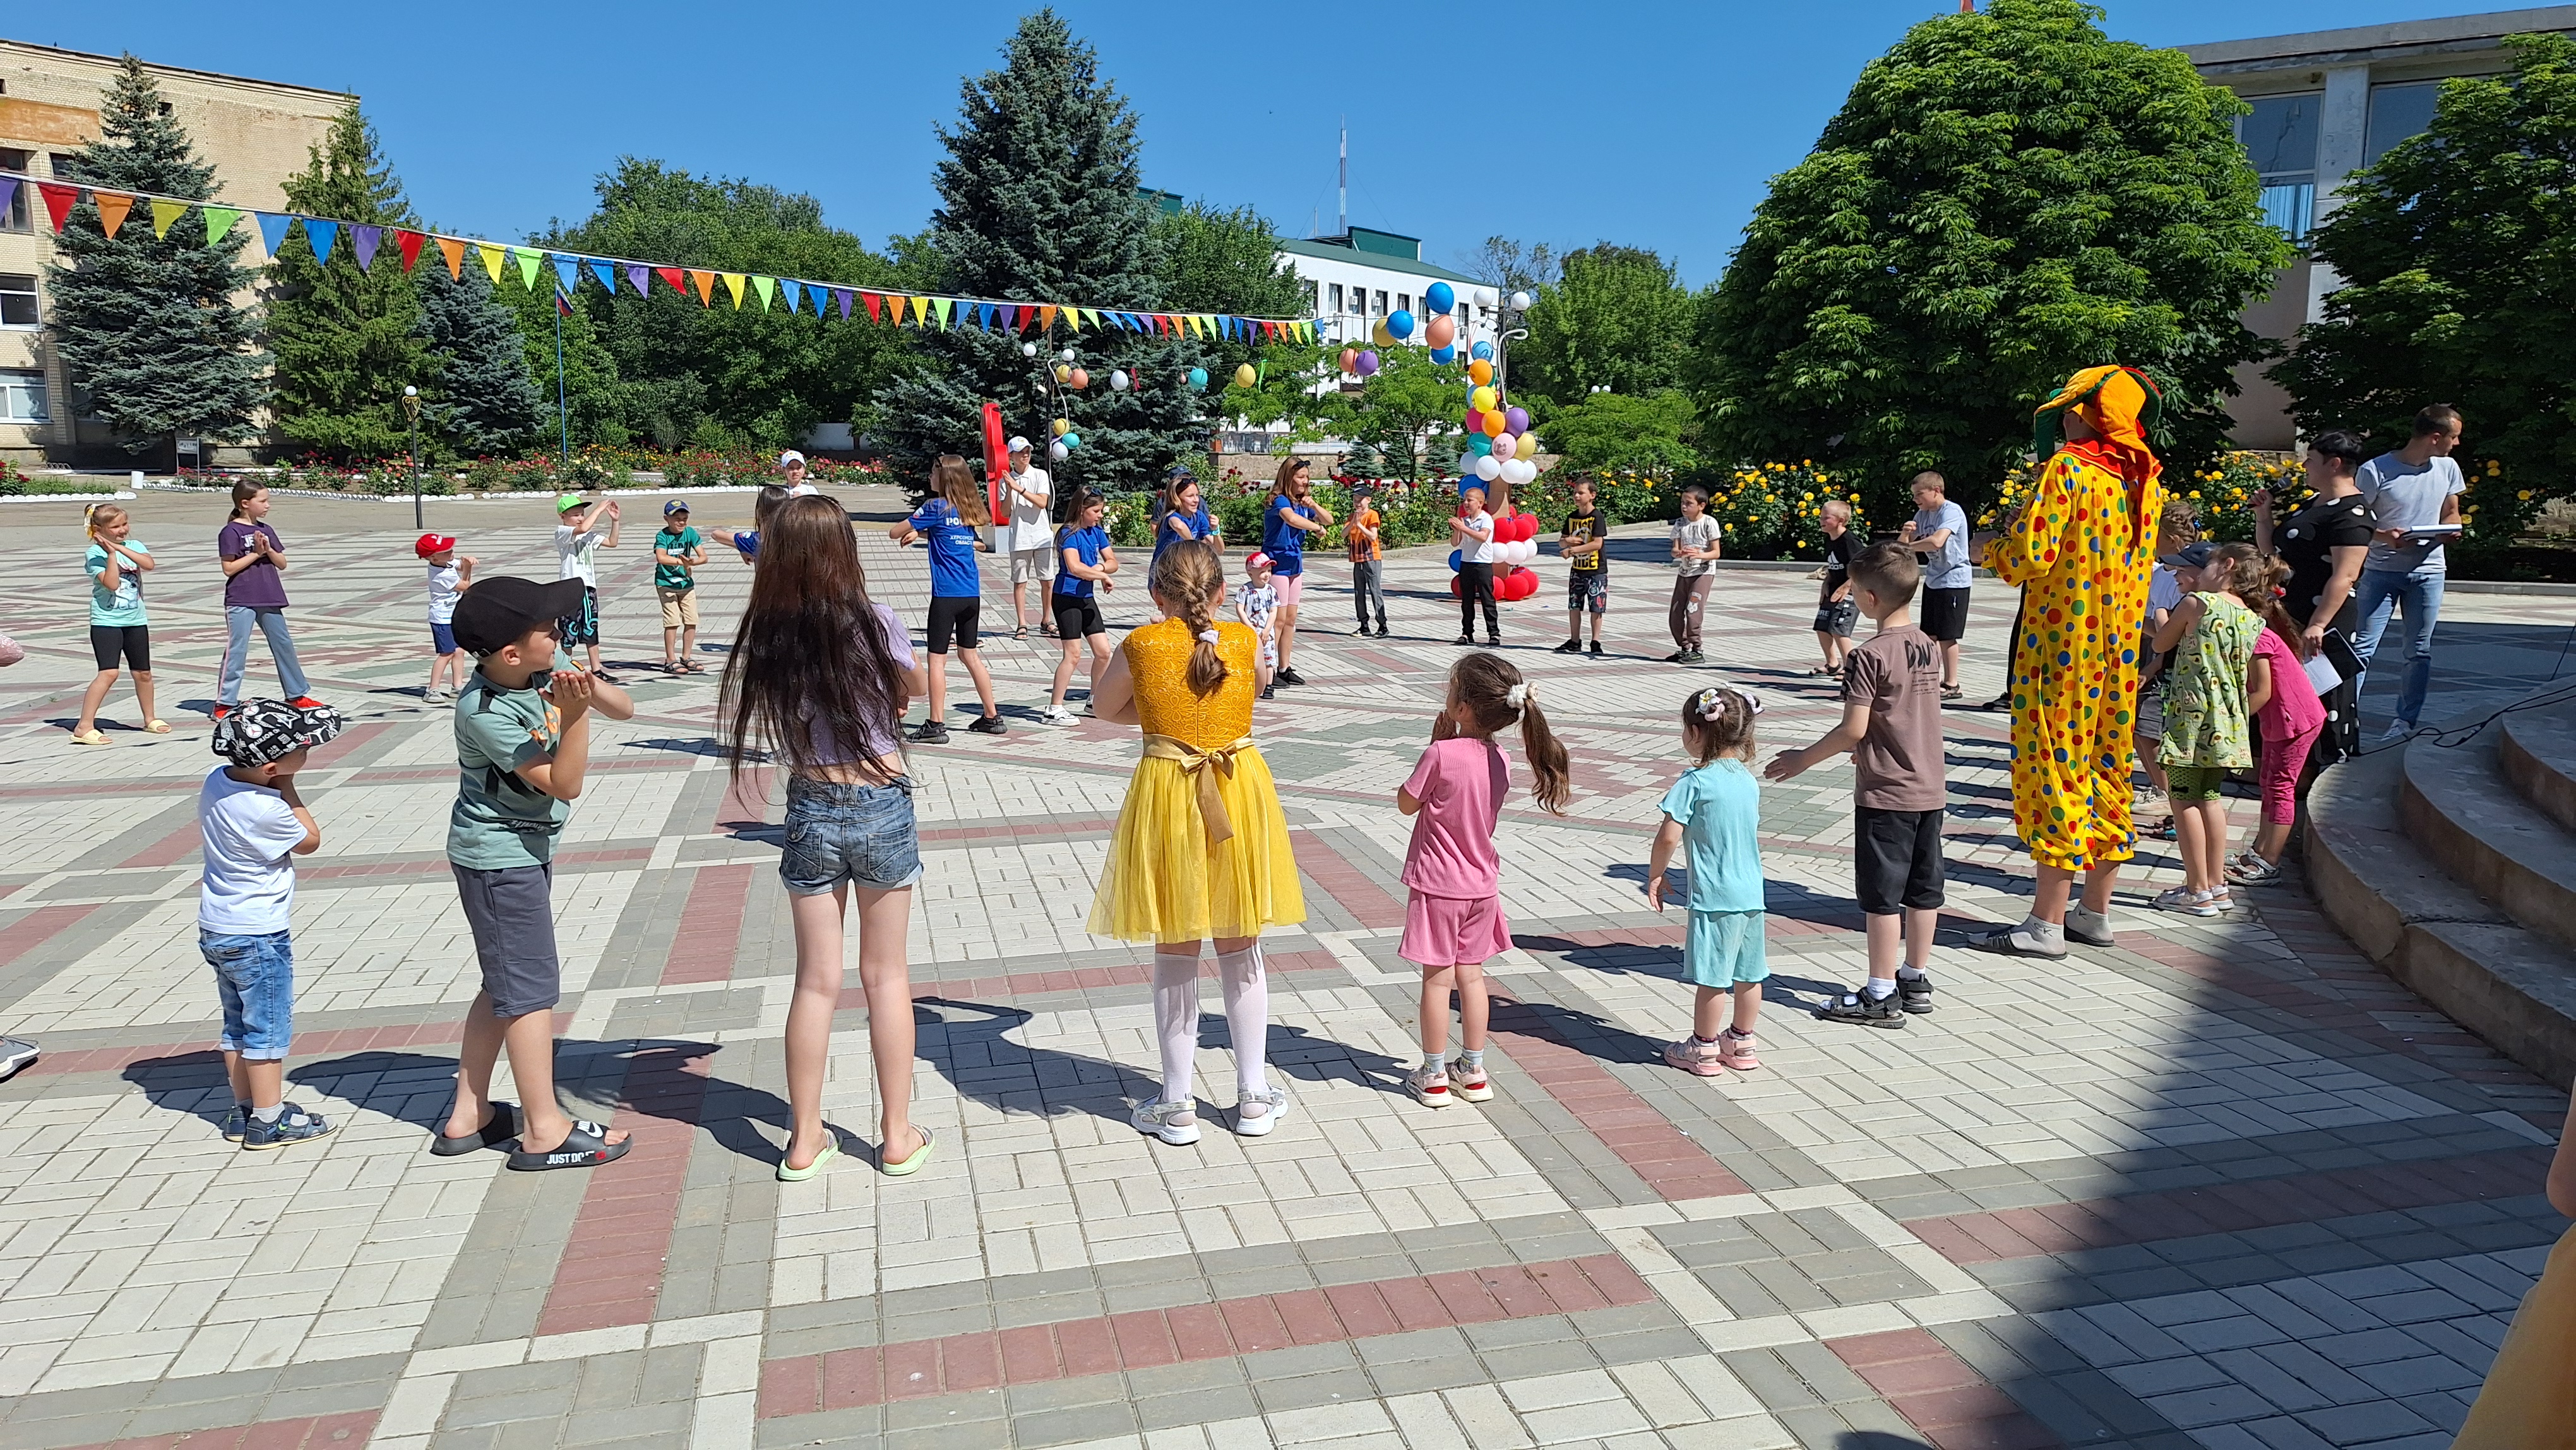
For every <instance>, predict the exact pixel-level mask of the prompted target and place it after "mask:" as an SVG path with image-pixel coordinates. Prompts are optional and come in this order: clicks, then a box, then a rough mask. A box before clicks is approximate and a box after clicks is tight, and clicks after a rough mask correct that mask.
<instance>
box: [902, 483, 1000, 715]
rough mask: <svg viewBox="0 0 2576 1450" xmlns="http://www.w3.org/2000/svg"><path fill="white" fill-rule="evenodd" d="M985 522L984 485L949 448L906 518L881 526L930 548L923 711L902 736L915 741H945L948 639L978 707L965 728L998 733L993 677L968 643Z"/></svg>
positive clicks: (979, 599) (979, 604) (977, 601)
mask: <svg viewBox="0 0 2576 1450" xmlns="http://www.w3.org/2000/svg"><path fill="white" fill-rule="evenodd" d="M992 522H993V515H992V514H991V513H990V512H988V511H987V510H986V509H985V507H984V489H983V486H982V485H981V484H978V483H977V482H975V475H974V474H973V473H972V472H970V471H969V470H968V469H967V467H966V460H965V459H963V458H960V457H958V456H957V455H955V454H953V453H951V454H948V455H946V456H944V457H942V458H941V459H940V460H939V462H937V463H936V464H934V465H932V466H931V470H930V497H929V498H928V499H927V500H925V501H924V502H923V503H922V505H921V507H920V508H918V509H915V510H913V514H912V517H911V518H908V519H906V520H904V521H903V522H902V523H899V524H897V525H895V526H894V528H893V529H891V530H889V531H888V536H889V537H891V538H892V539H893V540H894V541H895V542H896V543H898V544H909V543H911V542H913V541H914V540H915V539H919V540H922V541H924V542H925V543H927V544H928V545H929V547H930V628H929V630H928V631H927V632H928V634H929V636H930V638H929V646H930V718H929V719H927V720H924V721H922V722H921V724H920V725H918V726H916V727H915V728H914V729H913V730H912V732H911V735H910V738H911V739H912V740H913V741H914V742H916V743H918V744H922V745H945V744H947V743H948V724H947V719H948V646H949V643H950V641H951V640H952V639H954V641H955V642H956V645H957V652H958V653H959V654H962V655H964V656H965V657H966V675H967V677H968V678H969V679H972V680H973V681H974V682H975V697H976V699H978V700H979V701H981V702H982V703H983V706H984V713H983V714H982V715H980V716H978V717H976V720H975V723H974V724H972V725H969V726H967V727H966V728H967V729H969V730H972V731H974V732H975V733H976V734H978V735H999V734H1001V733H1003V731H1002V712H1001V711H1000V710H998V709H996V708H994V705H993V677H992V676H991V675H990V674H988V673H986V672H985V669H984V657H983V656H982V655H981V654H978V653H977V652H976V650H975V626H976V624H977V623H978V622H979V621H980V620H981V619H982V617H983V610H984V573H983V570H982V569H981V567H979V566H978V565H977V564H976V562H975V551H976V550H978V549H981V548H984V547H986V545H985V543H984V536H983V533H982V530H983V529H985V528H986V527H988V526H990V525H991V524H992Z"/></svg>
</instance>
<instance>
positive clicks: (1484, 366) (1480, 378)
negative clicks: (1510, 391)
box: [1467, 358, 1494, 383]
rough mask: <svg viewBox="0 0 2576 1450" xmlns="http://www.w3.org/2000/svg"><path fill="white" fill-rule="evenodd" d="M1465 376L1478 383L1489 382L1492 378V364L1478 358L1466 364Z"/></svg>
mask: <svg viewBox="0 0 2576 1450" xmlns="http://www.w3.org/2000/svg"><path fill="white" fill-rule="evenodd" d="M1467 376H1468V377H1469V378H1472V379H1474V380H1475V381H1476V382H1479V383H1490V382H1492V381H1493V380H1494V365H1493V364H1492V363H1489V362H1487V361H1485V360H1484V359H1483V358H1478V359H1476V360H1475V361H1474V362H1471V363H1469V364H1467Z"/></svg>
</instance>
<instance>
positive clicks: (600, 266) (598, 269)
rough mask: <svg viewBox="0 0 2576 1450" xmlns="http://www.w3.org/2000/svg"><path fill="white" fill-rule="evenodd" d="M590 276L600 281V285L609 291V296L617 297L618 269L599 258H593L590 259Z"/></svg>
mask: <svg viewBox="0 0 2576 1450" xmlns="http://www.w3.org/2000/svg"><path fill="white" fill-rule="evenodd" d="M590 275H592V276H594V277H597V278H598V279H599V285H600V286H602V287H605V288H607V289H608V295H609V296H611V297H614V296H616V295H617V268H616V267H614V266H613V265H611V264H609V263H607V262H603V261H601V260H600V259H599V258H597V257H593V258H591V259H590Z"/></svg>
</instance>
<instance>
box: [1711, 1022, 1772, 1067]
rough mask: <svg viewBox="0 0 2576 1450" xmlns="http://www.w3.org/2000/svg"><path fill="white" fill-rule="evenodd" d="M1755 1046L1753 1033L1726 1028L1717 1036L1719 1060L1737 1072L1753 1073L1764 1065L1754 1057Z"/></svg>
mask: <svg viewBox="0 0 2576 1450" xmlns="http://www.w3.org/2000/svg"><path fill="white" fill-rule="evenodd" d="M1755 1045H1756V1044H1755V1043H1754V1041H1753V1034H1752V1033H1750V1032H1738V1031H1736V1030H1735V1029H1734V1028H1732V1027H1728V1028H1724V1029H1722V1030H1720V1031H1719V1033H1718V1034H1717V1056H1718V1060H1719V1061H1721V1062H1723V1063H1725V1064H1726V1065H1727V1066H1728V1067H1731V1068H1734V1069H1735V1070H1736V1071H1737V1072H1751V1071H1752V1070H1753V1069H1755V1068H1757V1067H1760V1066H1761V1065H1762V1059H1761V1058H1759V1057H1756V1056H1754V1053H1753V1049H1754V1047H1755Z"/></svg>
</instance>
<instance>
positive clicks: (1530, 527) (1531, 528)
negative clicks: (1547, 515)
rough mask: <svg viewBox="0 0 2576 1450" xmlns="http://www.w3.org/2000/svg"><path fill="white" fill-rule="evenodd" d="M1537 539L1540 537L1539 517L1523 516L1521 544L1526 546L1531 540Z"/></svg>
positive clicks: (1532, 515) (1534, 515)
mask: <svg viewBox="0 0 2576 1450" xmlns="http://www.w3.org/2000/svg"><path fill="white" fill-rule="evenodd" d="M1537 537H1538V515H1536V514H1523V515H1521V536H1520V542H1522V543H1524V544H1526V543H1528V542H1530V541H1531V540H1533V539H1535V538H1537Z"/></svg>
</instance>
